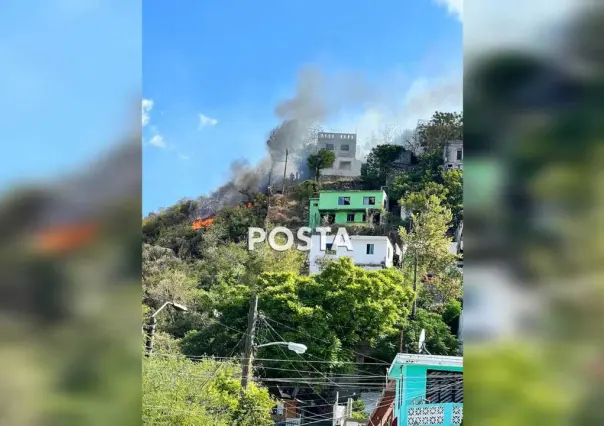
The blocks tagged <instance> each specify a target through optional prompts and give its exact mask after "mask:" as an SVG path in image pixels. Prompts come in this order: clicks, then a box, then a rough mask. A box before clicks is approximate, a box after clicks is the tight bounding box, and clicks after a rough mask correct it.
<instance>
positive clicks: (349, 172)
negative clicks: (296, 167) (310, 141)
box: [317, 132, 362, 177]
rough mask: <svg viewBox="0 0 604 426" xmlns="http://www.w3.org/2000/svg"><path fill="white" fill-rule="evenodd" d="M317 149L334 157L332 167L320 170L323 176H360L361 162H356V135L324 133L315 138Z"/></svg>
mask: <svg viewBox="0 0 604 426" xmlns="http://www.w3.org/2000/svg"><path fill="white" fill-rule="evenodd" d="M317 146H318V148H319V149H321V148H323V149H327V150H328V151H332V152H333V153H334V154H335V155H336V159H335V161H334V163H333V166H332V167H330V168H328V169H323V170H321V174H322V175H323V176H341V177H358V176H361V164H362V163H361V161H360V160H357V158H356V153H357V135H356V134H354V133H325V132H320V133H319V134H318V136H317Z"/></svg>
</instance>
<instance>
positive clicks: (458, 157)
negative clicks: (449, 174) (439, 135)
mask: <svg viewBox="0 0 604 426" xmlns="http://www.w3.org/2000/svg"><path fill="white" fill-rule="evenodd" d="M443 167H444V168H445V169H446V170H451V169H463V141H447V142H445V148H444V152H443Z"/></svg>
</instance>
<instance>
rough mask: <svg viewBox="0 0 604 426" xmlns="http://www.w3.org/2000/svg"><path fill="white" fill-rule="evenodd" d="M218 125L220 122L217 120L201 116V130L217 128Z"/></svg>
mask: <svg viewBox="0 0 604 426" xmlns="http://www.w3.org/2000/svg"><path fill="white" fill-rule="evenodd" d="M216 124H218V120H216V119H215V118H211V117H208V116H207V115H204V114H199V130H201V129H203V128H204V127H211V126H215V125H216Z"/></svg>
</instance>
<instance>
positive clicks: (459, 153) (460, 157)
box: [457, 149, 463, 161]
mask: <svg viewBox="0 0 604 426" xmlns="http://www.w3.org/2000/svg"><path fill="white" fill-rule="evenodd" d="M462 157H463V151H462V150H461V149H458V150H457V159H458V160H460V161H461V160H462Z"/></svg>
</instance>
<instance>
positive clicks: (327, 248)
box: [325, 243, 336, 254]
mask: <svg viewBox="0 0 604 426" xmlns="http://www.w3.org/2000/svg"><path fill="white" fill-rule="evenodd" d="M325 252H326V253H327V254H336V251H335V250H334V249H333V243H330V244H326V245H325Z"/></svg>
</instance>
